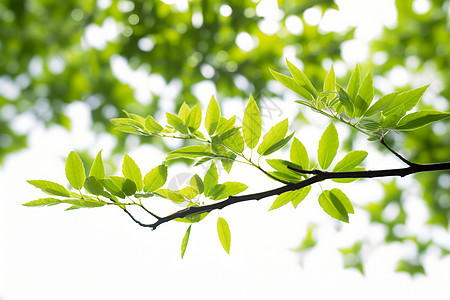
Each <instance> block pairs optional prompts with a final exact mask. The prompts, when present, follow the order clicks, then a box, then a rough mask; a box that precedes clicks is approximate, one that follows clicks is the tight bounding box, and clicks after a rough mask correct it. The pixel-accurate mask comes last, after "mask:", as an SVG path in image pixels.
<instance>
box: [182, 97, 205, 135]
mask: <svg viewBox="0 0 450 300" xmlns="http://www.w3.org/2000/svg"><path fill="white" fill-rule="evenodd" d="M201 123H202V108H201V106H200V103H197V104H196V105H195V106H194V107H193V108H192V109H191V111H190V112H189V116H188V117H187V120H186V125H187V126H188V129H189V131H190V132H195V131H197V129H198V128H199V127H200V124H201Z"/></svg>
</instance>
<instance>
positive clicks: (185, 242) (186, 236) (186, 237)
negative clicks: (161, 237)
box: [181, 225, 192, 259]
mask: <svg viewBox="0 0 450 300" xmlns="http://www.w3.org/2000/svg"><path fill="white" fill-rule="evenodd" d="M191 227H192V225H189V227H188V229H187V230H186V233H185V234H184V237H183V241H182V242H181V259H183V257H184V253H185V252H186V247H187V245H188V242H189V236H190V235H191Z"/></svg>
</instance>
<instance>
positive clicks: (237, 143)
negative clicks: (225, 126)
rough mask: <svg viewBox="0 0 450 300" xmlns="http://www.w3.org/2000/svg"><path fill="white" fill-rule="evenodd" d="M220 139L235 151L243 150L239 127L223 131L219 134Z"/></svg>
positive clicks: (240, 151)
mask: <svg viewBox="0 0 450 300" xmlns="http://www.w3.org/2000/svg"><path fill="white" fill-rule="evenodd" d="M228 133H229V134H228ZM220 139H221V140H222V142H223V144H224V145H225V146H227V147H228V148H229V149H231V150H233V151H235V152H237V153H242V152H243V151H244V139H243V138H242V135H241V132H240V131H239V129H237V128H235V129H232V130H229V131H227V132H225V133H223V134H222V135H220Z"/></svg>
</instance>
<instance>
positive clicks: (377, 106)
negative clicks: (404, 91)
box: [364, 93, 399, 117]
mask: <svg viewBox="0 0 450 300" xmlns="http://www.w3.org/2000/svg"><path fill="white" fill-rule="evenodd" d="M398 94H399V93H391V94H387V95H384V96H383V97H381V98H380V99H378V100H377V102H375V103H374V104H373V105H372V106H371V107H370V108H369V109H368V110H367V111H366V112H365V113H364V115H365V116H366V117H370V116H372V115H374V114H376V113H377V112H380V111H382V110H383V109H384V108H386V107H387V106H389V105H390V104H391V103H392V101H394V99H395V97H397V95H398Z"/></svg>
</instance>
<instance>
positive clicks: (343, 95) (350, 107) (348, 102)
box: [338, 86, 355, 118]
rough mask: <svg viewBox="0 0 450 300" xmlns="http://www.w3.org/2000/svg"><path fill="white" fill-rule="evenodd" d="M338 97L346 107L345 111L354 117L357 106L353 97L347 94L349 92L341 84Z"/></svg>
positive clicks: (350, 116)
mask: <svg viewBox="0 0 450 300" xmlns="http://www.w3.org/2000/svg"><path fill="white" fill-rule="evenodd" d="M338 98H339V101H340V102H341V104H342V105H343V106H344V108H345V113H346V114H347V116H348V117H349V118H353V114H354V112H355V106H354V104H353V100H352V98H351V97H350V96H349V94H347V92H346V91H345V90H344V89H343V88H342V87H340V86H338Z"/></svg>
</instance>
